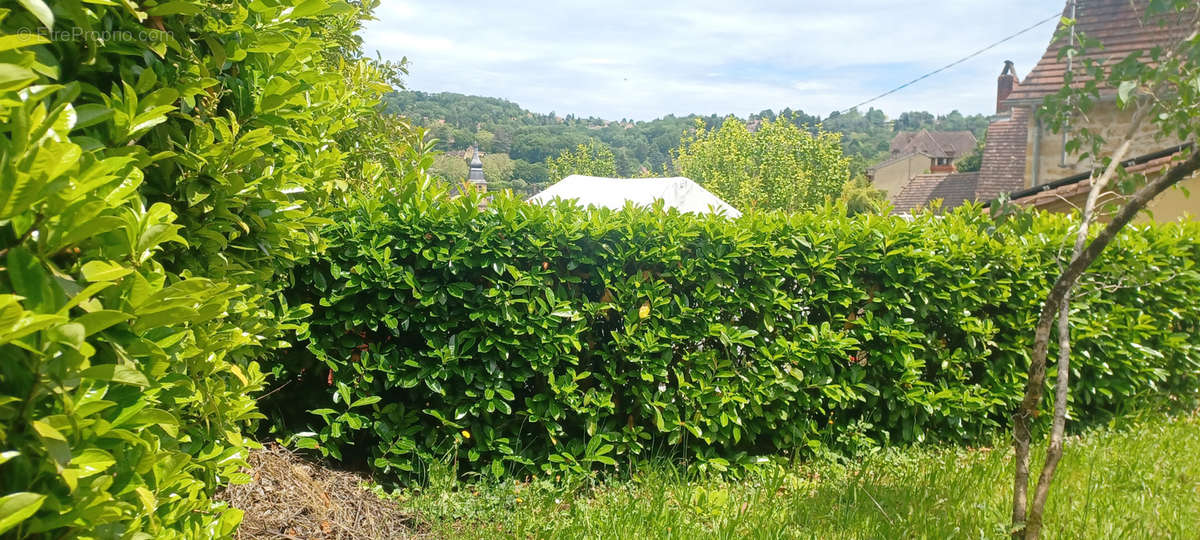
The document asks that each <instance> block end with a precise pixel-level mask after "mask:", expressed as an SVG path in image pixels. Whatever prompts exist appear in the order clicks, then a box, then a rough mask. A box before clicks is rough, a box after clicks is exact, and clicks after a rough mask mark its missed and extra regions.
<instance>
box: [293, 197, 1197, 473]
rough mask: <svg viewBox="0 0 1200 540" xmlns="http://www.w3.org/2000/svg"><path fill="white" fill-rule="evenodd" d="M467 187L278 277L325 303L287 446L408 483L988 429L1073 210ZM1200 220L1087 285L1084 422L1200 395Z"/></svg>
mask: <svg viewBox="0 0 1200 540" xmlns="http://www.w3.org/2000/svg"><path fill="white" fill-rule="evenodd" d="M478 202H479V201H478V200H476V199H474V198H471V197H466V198H462V199H458V200H449V199H446V198H444V197H442V196H440V195H437V194H433V195H430V194H429V193H428V190H426V189H425V188H419V187H410V188H408V189H406V190H404V191H402V192H398V193H396V194H395V195H394V196H392V197H389V198H388V199H387V200H382V201H377V202H374V203H369V204H363V205H360V206H356V207H351V208H348V209H347V210H345V211H344V212H343V213H342V214H341V215H339V216H337V217H336V219H335V221H336V224H335V225H333V226H331V227H329V228H328V229H326V230H325V232H324V233H323V234H324V235H325V236H326V237H327V238H328V239H329V241H330V248H329V251H328V253H327V256H326V257H323V258H322V259H320V260H318V261H314V263H313V264H311V265H309V266H307V267H306V268H305V269H303V270H300V271H299V272H298V278H299V279H298V285H297V288H296V289H295V290H294V291H293V292H292V294H294V295H295V298H294V300H293V301H294V302H299V301H308V302H311V303H313V304H314V306H315V307H314V313H313V316H312V319H311V322H310V326H309V334H308V335H307V340H308V347H307V351H300V352H298V353H297V354H295V355H293V356H292V357H291V358H290V359H289V360H288V362H289V365H290V368H289V369H291V370H292V373H293V374H295V377H296V378H295V380H294V383H295V384H294V385H293V387H292V389H293V391H294V392H295V393H294V394H293V398H292V399H293V401H292V402H291V403H293V404H294V403H296V402H297V400H298V401H302V402H303V403H307V404H310V409H311V413H312V414H313V415H315V416H312V417H310V420H312V421H314V422H313V425H315V426H316V427H315V428H314V429H313V430H312V431H311V432H310V433H304V434H301V436H300V438H298V444H300V445H301V446H304V447H308V448H316V449H319V450H321V451H322V452H324V453H325V454H326V455H330V456H333V457H338V458H342V459H346V460H356V459H365V460H366V461H367V462H368V463H369V464H370V466H372V467H374V468H375V469H377V470H378V471H380V472H386V473H390V474H393V475H399V476H400V477H403V476H405V475H408V474H412V473H417V474H419V473H421V472H422V467H423V466H425V464H427V463H429V462H430V461H431V460H439V459H447V458H450V459H454V460H456V462H457V463H458V466H459V467H460V468H461V470H464V471H465V470H478V471H485V472H488V473H491V474H495V475H503V474H506V473H514V472H515V473H528V472H529V471H543V472H559V471H594V470H597V469H612V468H619V467H623V466H626V465H627V464H629V463H632V462H636V461H638V460H641V459H644V458H647V457H663V456H669V457H674V458H678V459H686V460H688V461H689V462H691V463H693V464H697V465H698V466H700V467H702V468H708V469H716V470H721V469H726V468H729V467H731V466H735V465H737V464H742V463H747V462H750V461H752V460H756V459H761V456H771V455H781V454H783V453H790V452H797V451H798V452H811V451H813V450H814V449H818V448H832V449H836V450H843V451H852V450H855V449H860V448H864V447H870V446H874V445H879V444H896V443H908V442H920V441H958V442H966V441H974V440H978V439H980V438H982V437H985V436H989V435H991V434H993V433H995V431H996V430H998V429H1003V428H1004V427H1005V426H1006V425H1007V421H1008V417H1009V415H1010V414H1011V411H1012V410H1013V409H1014V405H1015V403H1016V402H1017V401H1018V398H1019V396H1020V395H1021V389H1022V385H1023V383H1024V380H1025V375H1024V370H1025V369H1026V365H1027V350H1028V348H1029V345H1030V336H1031V333H1032V332H1031V330H1032V327H1033V325H1034V322H1035V319H1036V314H1037V308H1038V304H1039V301H1040V299H1041V298H1042V297H1043V295H1044V293H1045V292H1046V290H1047V287H1048V282H1049V280H1050V279H1052V278H1053V277H1055V276H1056V272H1057V268H1058V264H1059V263H1058V261H1059V257H1060V256H1061V253H1062V250H1063V247H1064V242H1065V240H1066V239H1067V238H1068V229H1069V226H1070V223H1069V220H1068V218H1066V217H1064V216H1058V215H1042V216H1037V217H1033V216H1024V217H1023V218H1022V219H1011V220H1008V221H1006V222H1003V223H1000V222H997V221H996V220H993V219H992V218H991V217H989V216H988V215H986V214H985V213H983V212H982V211H981V210H979V209H978V208H966V209H963V210H960V211H956V212H954V213H950V214H948V215H945V216H933V215H922V216H918V217H916V218H914V219H911V220H908V219H903V218H900V217H894V216H887V217H883V216H858V217H854V218H849V217H846V216H845V213H844V211H841V210H839V209H837V208H831V209H827V210H825V211H823V212H818V213H815V214H806V215H783V214H775V213H766V214H763V213H751V214H749V215H747V216H745V217H742V218H740V219H737V220H728V219H725V218H723V217H716V216H707V217H700V216H695V215H690V214H685V215H681V214H678V213H676V212H673V211H672V212H663V211H657V212H656V211H645V210H639V209H633V208H627V209H625V210H621V211H609V210H596V211H591V212H587V211H583V210H578V209H575V208H574V207H572V206H570V205H561V206H552V207H540V206H535V205H528V204H525V203H523V202H521V201H518V200H513V199H509V198H506V197H503V196H499V197H496V198H495V199H494V200H492V201H491V203H490V205H489V206H488V207H487V208H486V209H480V208H479V204H478ZM1198 233H1200V225H1197V224H1196V223H1185V224H1171V225H1153V226H1143V227H1139V228H1135V229H1131V230H1129V231H1127V232H1126V233H1125V234H1123V235H1122V236H1121V238H1120V239H1119V240H1118V241H1117V242H1116V243H1115V245H1114V246H1113V247H1112V248H1110V250H1109V251H1108V252H1107V253H1106V254H1105V255H1104V257H1103V259H1102V260H1101V261H1100V262H1099V263H1098V264H1097V266H1096V267H1095V268H1094V272H1092V273H1091V274H1089V275H1088V276H1087V278H1086V280H1085V283H1084V285H1083V286H1082V289H1081V290H1080V292H1079V294H1078V296H1077V299H1076V302H1075V304H1074V307H1073V312H1072V313H1073V314H1072V322H1073V332H1074V335H1073V340H1074V343H1075V349H1074V355H1075V356H1076V357H1077V358H1076V362H1075V363H1074V364H1073V369H1074V374H1073V375H1074V379H1073V381H1074V385H1075V388H1076V389H1077V390H1076V392H1075V394H1074V400H1073V402H1072V404H1071V405H1072V407H1071V410H1072V415H1073V417H1074V418H1075V419H1077V420H1089V419H1097V418H1103V417H1105V415H1108V414H1111V413H1113V412H1116V411H1119V410H1121V408H1122V407H1124V406H1127V405H1129V404H1131V403H1134V402H1136V401H1137V400H1138V399H1139V398H1141V397H1144V396H1146V395H1148V394H1151V393H1156V392H1162V391H1168V392H1183V393H1189V392H1190V394H1189V395H1190V396H1192V397H1194V395H1195V394H1194V392H1195V391H1196V388H1197V382H1198V375H1200V349H1198V346H1200V333H1198V332H1197V330H1198V328H1197V325H1198V323H1200V303H1197V302H1196V301H1195V298H1197V294H1200V273H1198V272H1197V264H1198V263H1200V240H1198V238H1200V234H1198ZM301 372H303V374H301Z"/></svg>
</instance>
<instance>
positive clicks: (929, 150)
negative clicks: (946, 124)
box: [892, 129, 978, 158]
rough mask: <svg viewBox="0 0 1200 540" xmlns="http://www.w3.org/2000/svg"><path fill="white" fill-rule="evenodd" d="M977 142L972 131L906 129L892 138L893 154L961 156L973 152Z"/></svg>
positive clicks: (942, 156)
mask: <svg viewBox="0 0 1200 540" xmlns="http://www.w3.org/2000/svg"><path fill="white" fill-rule="evenodd" d="M977 142H978V141H977V140H976V139H975V134H974V133H971V132H970V131H929V130H925V129H922V130H921V131H905V132H901V133H899V134H897V135H896V137H895V138H893V139H892V155H893V156H907V155H912V154H926V155H928V156H930V157H941V158H959V157H962V156H965V155H967V154H969V153H971V151H972V150H974V149H975V144H976V143H977Z"/></svg>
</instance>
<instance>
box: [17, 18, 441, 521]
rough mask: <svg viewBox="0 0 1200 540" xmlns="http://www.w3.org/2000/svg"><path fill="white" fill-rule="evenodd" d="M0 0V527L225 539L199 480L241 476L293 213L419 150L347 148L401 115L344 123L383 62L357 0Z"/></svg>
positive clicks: (222, 513) (375, 87)
mask: <svg viewBox="0 0 1200 540" xmlns="http://www.w3.org/2000/svg"><path fill="white" fill-rule="evenodd" d="M19 4H20V5H7V6H6V8H8V9H3V10H0V41H2V42H3V47H0V49H3V50H0V73H2V74H3V77H2V80H0V118H2V121H0V358H2V361H0V426H2V429H0V508H2V509H3V512H2V514H0V529H4V531H3V532H4V534H6V535H8V536H11V537H15V538H25V537H33V536H36V537H75V536H80V535H82V536H88V537H103V538H150V537H153V538H170V537H180V538H210V537H222V536H229V535H230V534H231V533H232V531H233V528H234V527H235V526H236V525H237V523H238V522H239V521H240V519H241V512H240V511H238V510H236V509H231V508H228V507H226V506H225V505H224V504H222V503H216V502H214V501H212V500H211V499H210V496H211V495H212V494H213V492H214V491H215V490H216V489H217V487H218V486H219V485H221V484H224V483H228V482H244V481H246V480H247V478H246V477H245V475H244V474H242V473H240V472H239V468H240V467H241V465H243V464H244V460H243V457H244V455H245V450H246V447H247V446H249V445H251V444H253V442H252V441H251V440H249V439H247V438H246V436H245V435H244V433H245V430H246V429H247V428H248V427H250V426H251V425H252V422H253V421H254V420H255V419H258V418H261V417H262V415H260V414H259V413H258V412H257V411H256V407H255V403H254V400H253V399H252V397H251V396H252V395H253V394H254V393H255V392H256V391H257V390H258V389H259V388H261V387H262V385H263V382H264V374H263V373H262V372H260V369H259V366H258V365H257V364H256V363H255V362H254V361H253V359H254V358H256V357H258V356H259V355H260V354H261V353H262V352H263V351H266V350H270V349H274V348H276V347H280V346H284V345H285V343H284V341H283V339H284V337H285V335H286V333H287V332H289V331H291V330H292V329H293V328H294V327H295V325H296V323H297V322H298V321H299V319H301V318H302V317H303V316H305V315H306V314H307V313H308V311H307V308H300V307H296V306H291V305H289V304H287V303H284V302H281V301H280V300H281V299H280V298H279V297H278V294H277V293H278V291H279V290H281V289H282V288H283V286H284V284H286V283H287V277H288V272H289V270H290V269H291V268H292V267H293V266H294V265H295V264H296V263H297V262H298V261H301V260H304V259H306V258H308V257H309V256H310V255H311V254H312V253H313V252H314V251H315V250H316V249H317V248H318V247H319V246H318V243H317V237H316V235H315V232H316V229H317V227H318V225H320V224H322V223H326V221H325V220H323V219H321V218H319V217H318V216H317V215H316V211H317V210H318V209H319V208H320V207H321V206H322V205H323V204H324V203H325V201H326V200H328V199H330V198H331V197H333V196H340V195H341V193H342V192H343V191H344V190H348V189H350V188H352V187H355V188H362V187H364V186H365V185H366V184H368V183H370V182H371V181H372V180H371V175H378V174H383V173H384V172H386V171H388V170H389V168H391V169H395V168H396V167H399V166H404V167H409V166H411V160H412V159H414V157H419V156H414V155H413V154H412V153H405V152H398V151H396V152H390V151H389V152H386V153H387V154H388V155H389V156H390V158H389V162H388V163H378V162H377V161H376V157H373V156H374V155H375V154H372V152H383V150H385V149H386V148H391V149H395V148H396V146H397V143H391V146H389V147H385V148H380V147H372V148H364V147H354V146H353V145H349V144H346V143H347V142H348V141H350V140H367V139H368V138H369V137H371V136H375V137H377V138H378V139H387V137H382V136H380V134H382V133H385V132H386V133H390V134H395V133H396V131H397V129H406V128H405V127H403V126H400V127H398V126H397V125H396V124H394V123H389V122H388V121H384V123H382V124H377V125H376V124H371V123H369V122H363V123H360V122H359V121H360V120H369V119H371V118H374V117H376V116H378V114H377V111H376V109H375V104H376V103H377V102H378V97H379V95H380V93H381V92H383V91H386V90H387V89H388V88H389V87H388V85H387V84H385V83H386V82H387V81H388V80H392V79H394V78H395V77H397V76H398V74H399V73H400V71H401V70H402V66H396V65H386V64H384V65H380V64H376V63H374V62H369V61H367V60H364V59H362V58H359V57H358V53H357V47H358V39H357V38H355V37H354V32H355V31H356V30H357V28H358V26H359V22H360V20H361V19H362V18H363V17H365V16H367V14H368V12H369V9H371V7H373V5H374V4H373V3H372V2H367V3H365V4H360V3H355V4H347V3H345V2H341V1H337V0H294V1H282V2H268V3H263V2H260V1H249V0H244V1H243V0H238V1H233V2H223V3H211V2H200V1H191V0H181V1H172V2H157V3H153V2H151V3H134V2H123V3H118V2H74V1H65V2H54V3H53V7H47V5H46V4H45V3H43V2H42V1H41V0H28V1H22V2H20V3H19ZM147 4H148V5H147ZM48 29H52V30H53V31H52V32H47V31H46V30H48ZM417 135H419V133H417ZM400 140H401V141H402V140H403V139H400ZM368 192H369V191H368ZM6 537H7V536H6Z"/></svg>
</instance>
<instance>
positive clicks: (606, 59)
mask: <svg viewBox="0 0 1200 540" xmlns="http://www.w3.org/2000/svg"><path fill="white" fill-rule="evenodd" d="M1061 10H1062V2H1061V1H1059V0H910V1H903V2H901V1H888V0H834V1H828V0H822V1H814V0H796V1H782V0H771V1H767V0H739V1H725V2H715V1H709V0H657V1H656V0H641V1H627V0H607V1H600V2H597V1H594V0H593V1H580V0H558V1H555V2H549V1H540V2H537V1H527V0H506V1H499V2H498V1H494V0H492V1H483V0H457V1H448V0H383V4H382V5H381V6H380V7H379V8H378V9H377V11H376V13H375V15H376V17H377V18H378V19H379V20H377V21H373V22H370V23H368V25H367V26H366V27H365V28H364V30H363V39H364V42H365V43H364V45H365V48H366V50H367V51H368V52H369V53H370V54H371V55H372V56H374V54H375V53H376V52H378V53H379V54H380V55H382V57H383V58H384V59H391V60H399V59H400V58H402V57H407V58H408V60H409V62H410V66H409V68H410V74H409V77H408V78H407V81H406V86H407V87H408V88H409V89H412V90H421V91H426V92H458V93H462V94H470V95H480V96H488V97H499V98H504V99H508V100H510V101H514V102H516V103H518V104H520V105H521V106H522V107H524V108H526V109H530V110H533V111H535V112H539V113H549V112H555V113H557V114H558V115H560V116H565V115H567V114H574V115H576V116H582V117H589V116H595V117H599V118H604V119H607V120H621V119H632V120H650V119H653V118H658V117H661V116H664V115H667V114H676V115H686V114H690V113H696V114H705V115H707V114H720V115H725V114H737V115H739V116H745V115H747V114H750V113H757V112H759V111H762V110H764V109H773V110H775V111H777V112H778V111H780V110H782V109H784V108H785V107H790V108H792V109H793V110H803V111H805V112H807V113H809V114H819V115H821V116H827V115H828V114H829V113H830V112H831V111H835V110H842V109H847V108H849V107H851V106H854V105H855V104H858V103H861V102H863V101H866V100H867V99H870V98H872V97H874V96H876V95H878V94H881V93H883V92H886V91H888V90H891V89H892V88H895V87H896V86H899V85H901V84H903V83H905V82H908V81H911V80H912V79H915V78H917V77H919V76H921V75H924V74H926V73H928V72H930V71H933V70H935V69H938V68H940V67H942V66H945V65H946V64H949V63H951V62H954V61H956V60H959V59H961V58H963V57H965V56H967V55H969V54H971V53H973V52H975V51H978V50H979V49H982V48H984V47H986V46H987V45H990V44H992V43H994V42H996V41H999V40H1001V39H1003V38H1005V37H1007V36H1009V35H1011V34H1014V33H1016V32H1018V31H1020V30H1022V29H1024V28H1026V27H1028V26H1030V25H1033V24H1034V23H1036V22H1038V21H1041V20H1044V19H1046V18H1048V17H1051V16H1054V15H1055V14H1056V13H1061ZM1053 33H1054V23H1053V22H1049V23H1046V24H1044V25H1042V26H1039V27H1037V28H1035V29H1034V30H1032V31H1030V32H1028V33H1026V34H1024V35H1022V36H1020V37H1018V38H1016V39H1013V40H1011V41H1009V42H1007V43H1004V44H1002V45H1000V46H998V47H996V48H994V49H992V50H990V51H988V52H986V53H984V54H982V55H980V56H978V57H975V58H974V59H972V60H969V61H967V62H965V63H963V64H961V65H959V66H957V67H955V68H953V69H950V70H948V71H946V72H943V73H941V74H939V75H936V76H934V77H932V78H930V79H927V80H925V81H922V82H920V83H917V84H916V85H914V86H912V87H910V88H908V89H906V90H903V91H901V92H898V93H896V94H893V95H891V96H888V97H885V98H883V99H881V100H879V101H877V102H875V103H872V104H871V105H869V106H874V107H876V108H880V109H882V110H883V111H885V112H886V113H888V115H889V116H892V117H895V116H898V115H899V114H900V113H901V112H904V111H910V110H927V111H929V112H932V113H936V114H946V113H949V112H950V111H953V110H958V111H960V112H962V113H964V114H972V113H984V114H991V113H994V112H995V99H996V98H995V94H996V77H997V76H998V75H999V74H1000V71H1001V69H1002V68H1003V65H1004V61H1005V60H1012V61H1014V62H1015V63H1016V66H1017V72H1018V74H1020V75H1022V76H1024V75H1025V74H1026V73H1028V71H1029V70H1030V69H1031V68H1032V67H1033V65H1034V64H1036V62H1037V60H1038V59H1039V58H1040V57H1041V56H1042V53H1043V52H1044V51H1045V50H1046V45H1047V44H1048V43H1049V41H1050V38H1051V36H1052V35H1053ZM869 106H868V107H869ZM864 108H865V107H864Z"/></svg>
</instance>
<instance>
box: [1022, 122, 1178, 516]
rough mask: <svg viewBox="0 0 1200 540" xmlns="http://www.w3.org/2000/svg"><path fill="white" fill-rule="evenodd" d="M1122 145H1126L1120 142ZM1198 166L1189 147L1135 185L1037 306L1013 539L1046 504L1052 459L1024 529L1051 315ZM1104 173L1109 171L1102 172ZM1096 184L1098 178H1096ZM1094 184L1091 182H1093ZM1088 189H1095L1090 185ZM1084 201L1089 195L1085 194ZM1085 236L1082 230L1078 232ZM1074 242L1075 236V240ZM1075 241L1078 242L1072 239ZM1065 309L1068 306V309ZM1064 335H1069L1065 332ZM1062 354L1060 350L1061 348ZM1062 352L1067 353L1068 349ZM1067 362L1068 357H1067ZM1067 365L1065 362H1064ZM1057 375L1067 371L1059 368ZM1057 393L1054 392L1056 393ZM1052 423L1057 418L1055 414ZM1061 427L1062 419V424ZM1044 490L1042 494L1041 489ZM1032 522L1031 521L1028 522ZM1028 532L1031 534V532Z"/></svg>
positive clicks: (1023, 413) (1060, 308) (1063, 404)
mask: <svg viewBox="0 0 1200 540" xmlns="http://www.w3.org/2000/svg"><path fill="white" fill-rule="evenodd" d="M1122 147H1123V148H1125V149H1127V148H1128V144H1125V145H1122ZM1118 162H1119V159H1113V160H1112V162H1111V164H1110V169H1112V168H1113V167H1115V166H1116V165H1117V164H1118ZM1197 169H1200V150H1195V149H1193V151H1192V153H1191V156H1190V157H1189V158H1188V159H1187V160H1186V161H1183V162H1181V163H1179V164H1178V165H1176V166H1175V167H1173V168H1172V169H1171V170H1170V171H1168V172H1167V173H1166V174H1164V175H1162V176H1160V177H1158V178H1157V179H1155V180H1153V181H1150V182H1148V183H1147V184H1146V185H1145V186H1143V187H1142V188H1141V189H1139V190H1138V191H1137V192H1136V193H1134V194H1133V196H1131V197H1130V198H1129V201H1128V202H1127V203H1126V204H1125V206H1123V207H1122V208H1121V210H1120V211H1118V212H1117V214H1116V216H1114V217H1113V220H1112V221H1111V222H1109V224H1108V225H1107V226H1106V227H1105V228H1104V229H1103V230H1102V231H1101V232H1100V234H1098V235H1097V236H1096V238H1095V239H1094V240H1092V242H1091V243H1090V244H1088V245H1087V247H1086V248H1084V249H1083V250H1081V251H1077V255H1076V256H1075V257H1073V258H1072V259H1071V262H1070V264H1068V265H1067V268H1066V269H1065V270H1064V271H1063V273H1062V275H1060V276H1059V277H1058V280H1057V281H1055V282H1054V285H1053V286H1052V287H1051V288H1050V294H1049V295H1048V296H1047V298H1046V303H1045V304H1044V305H1043V306H1042V311H1041V314H1040V315H1039V316H1038V324H1037V327H1036V330H1035V333H1034V339H1033V350H1032V354H1031V357H1030V363H1029V379H1028V381H1027V382H1026V385H1025V397H1024V399H1023V400H1022V401H1021V405H1020V407H1019V408H1018V409H1017V411H1016V413H1014V415H1013V449H1014V451H1015V454H1016V456H1015V458H1016V467H1015V468H1016V473H1015V474H1014V478H1013V515H1012V518H1013V529H1012V532H1013V537H1014V538H1022V537H1024V538H1037V537H1038V535H1040V533H1041V514H1042V510H1043V507H1044V504H1045V499H1046V496H1048V494H1049V489H1050V480H1051V479H1052V478H1053V475H1054V467H1055V466H1057V459H1055V460H1054V463H1053V466H1051V467H1049V470H1048V471H1046V470H1043V474H1042V476H1041V477H1040V478H1039V482H1038V494H1037V495H1035V503H1037V502H1038V500H1039V499H1040V504H1038V505H1037V510H1036V515H1037V524H1036V529H1034V528H1033V527H1028V526H1027V525H1029V523H1027V508H1028V507H1027V499H1028V492H1029V446H1030V438H1031V435H1030V420H1031V419H1032V418H1033V416H1034V414H1035V413H1036V412H1037V408H1038V404H1039V403H1040V402H1041V400H1042V392H1043V386H1044V384H1045V380H1046V356H1047V354H1048V350H1049V344H1050V331H1051V326H1052V324H1053V323H1054V319H1055V316H1056V315H1061V312H1062V310H1063V309H1064V306H1065V305H1066V300H1067V298H1068V297H1069V296H1070V293H1071V290H1072V288H1074V286H1075V283H1076V282H1077V281H1078V280H1079V277H1080V276H1081V275H1082V274H1083V272H1084V271H1085V270H1087V268H1088V267H1089V266H1091V265H1092V263H1093V262H1095V260H1096V259H1097V258H1099V256H1100V253H1102V252H1103V251H1104V249H1105V248H1107V247H1108V245H1109V244H1110V243H1112V241H1113V240H1114V239H1115V238H1116V236H1117V234H1118V233H1119V232H1120V231H1121V229H1123V228H1124V227H1125V226H1126V225H1128V224H1129V223H1130V222H1131V221H1133V219H1134V218H1135V217H1137V215H1138V213H1140V212H1141V211H1142V210H1143V209H1145V207H1146V205H1147V204H1148V203H1149V202H1150V201H1151V200H1153V199H1154V197H1157V196H1158V195H1159V194H1160V193H1162V192H1163V191H1166V190H1167V189H1168V188H1170V187H1171V186H1174V185H1175V184H1178V183H1179V182H1180V181H1181V180H1183V179H1184V178H1187V177H1189V176H1191V175H1192V174H1193V173H1195V172H1196V170H1197ZM1105 176H1109V177H1110V178H1111V176H1110V175H1109V173H1108V171H1106V173H1105ZM1097 184H1099V182H1097ZM1094 187H1095V186H1094ZM1093 191H1096V190H1095V189H1093ZM1088 198H1089V201H1091V195H1090V194H1089V197H1088ZM1081 232H1083V233H1084V234H1085V235H1086V231H1081ZM1077 242H1078V238H1077ZM1077 245H1078V243H1077ZM1067 309H1069V307H1068V308H1067ZM1063 334H1064V335H1067V337H1068V339H1069V333H1068V332H1064V333H1063ZM1060 352H1061V351H1060ZM1066 352H1067V354H1068V355H1069V354H1070V351H1069V348H1068V349H1067V351H1066ZM1060 360H1061V355H1060ZM1068 362H1069V359H1068ZM1068 367H1069V366H1068ZM1059 375H1060V376H1063V375H1068V376H1069V373H1063V372H1061V371H1060V373H1059ZM1059 390H1060V391H1063V392H1065V388H1060V389H1059ZM1056 393H1057V392H1056ZM1063 397H1064V399H1062V400H1060V401H1061V403H1056V405H1055V409H1056V414H1057V409H1059V406H1060V405H1061V407H1063V413H1064V420H1063V421H1064V422H1065V407H1066V400H1065V397H1066V396H1065V394H1064V395H1063ZM1055 422H1056V424H1057V422H1058V418H1057V417H1056V418H1055ZM1064 426H1065V423H1064ZM1061 450H1062V449H1061V443H1060V445H1059V448H1058V452H1059V456H1060V457H1061ZM1043 492H1044V493H1043ZM1030 521H1032V520H1030ZM1030 533H1032V536H1030Z"/></svg>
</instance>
